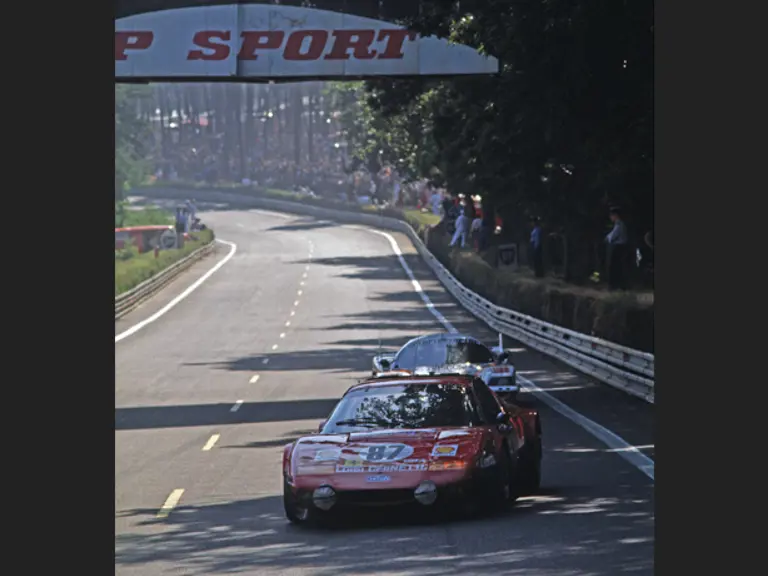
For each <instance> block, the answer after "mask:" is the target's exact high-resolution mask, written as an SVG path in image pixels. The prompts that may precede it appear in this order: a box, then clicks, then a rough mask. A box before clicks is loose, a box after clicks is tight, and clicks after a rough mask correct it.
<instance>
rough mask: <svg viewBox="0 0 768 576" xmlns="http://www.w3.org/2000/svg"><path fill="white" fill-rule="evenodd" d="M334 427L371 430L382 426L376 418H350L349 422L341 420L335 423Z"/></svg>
mask: <svg viewBox="0 0 768 576" xmlns="http://www.w3.org/2000/svg"><path fill="white" fill-rule="evenodd" d="M333 425H334V426H367V427H369V428H375V427H376V426H380V425H381V424H380V422H379V421H378V420H376V419H374V418H349V419H347V420H339V421H338V422H334V423H333Z"/></svg>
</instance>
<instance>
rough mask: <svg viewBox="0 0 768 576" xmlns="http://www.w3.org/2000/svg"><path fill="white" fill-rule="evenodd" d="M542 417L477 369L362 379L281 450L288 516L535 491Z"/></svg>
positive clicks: (496, 503)
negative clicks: (505, 398)
mask: <svg viewBox="0 0 768 576" xmlns="http://www.w3.org/2000/svg"><path fill="white" fill-rule="evenodd" d="M541 458H542V445H541V423H540V421H539V414H538V412H537V411H536V410H535V409H533V408H526V407H522V406H519V405H516V404H510V403H506V402H502V401H500V400H499V398H498V397H497V396H496V394H495V393H494V392H493V391H492V390H491V389H490V388H489V387H488V386H487V385H486V384H485V383H484V382H483V380H482V379H481V378H479V377H477V376H473V375H467V374H440V375H430V376H416V375H395V374H393V375H391V376H383V375H382V376H379V377H378V378H371V379H368V380H364V381H362V382H360V383H359V384H356V385H355V386H353V387H351V388H350V389H349V390H347V392H346V393H345V394H344V396H343V397H342V398H341V400H340V401H339V402H338V404H337V405H336V407H335V408H334V410H333V412H332V413H331V415H330V417H329V418H328V419H327V420H326V421H325V422H323V423H322V424H321V425H320V429H319V433H318V434H314V435H310V436H304V437H301V438H299V439H298V440H296V441H295V442H292V443H291V444H288V445H287V446H286V447H285V449H284V451H283V501H284V505H285V515H286V516H287V518H288V520H290V521H291V522H293V523H307V522H315V521H318V520H322V519H323V518H325V517H327V516H328V515H329V514H331V513H333V512H335V511H339V510H344V509H347V510H349V509H354V508H357V507H364V506H391V505H397V504H409V505H412V506H416V507H418V506H423V507H426V508H434V507H435V506H436V505H440V504H442V503H444V502H446V503H447V502H457V503H459V504H462V505H463V504H470V508H473V509H477V505H480V506H484V505H485V507H493V508H498V507H500V506H504V505H506V504H508V503H511V502H513V501H514V500H516V499H517V497H518V496H521V495H524V494H531V493H535V492H536V491H537V490H538V488H539V484H540V479H541Z"/></svg>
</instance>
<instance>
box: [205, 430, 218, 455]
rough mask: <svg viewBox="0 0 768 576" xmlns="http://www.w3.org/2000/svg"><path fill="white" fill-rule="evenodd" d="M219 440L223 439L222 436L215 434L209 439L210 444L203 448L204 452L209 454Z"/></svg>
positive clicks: (207, 443)
mask: <svg viewBox="0 0 768 576" xmlns="http://www.w3.org/2000/svg"><path fill="white" fill-rule="evenodd" d="M219 438H221V435H220V434H214V435H213V436H211V437H210V438H208V442H206V443H205V446H203V452H208V451H209V450H210V449H211V448H213V446H214V444H216V442H218V441H219Z"/></svg>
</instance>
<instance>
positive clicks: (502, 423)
mask: <svg viewBox="0 0 768 576" xmlns="http://www.w3.org/2000/svg"><path fill="white" fill-rule="evenodd" d="M496 425H497V426H498V427H499V432H503V433H506V432H508V431H509V430H510V428H511V426H510V424H509V416H507V414H506V412H499V413H498V414H497V415H496Z"/></svg>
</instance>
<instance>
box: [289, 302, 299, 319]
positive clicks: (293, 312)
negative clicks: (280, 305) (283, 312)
mask: <svg viewBox="0 0 768 576" xmlns="http://www.w3.org/2000/svg"><path fill="white" fill-rule="evenodd" d="M296 304H298V302H297V303H296ZM291 316H296V311H295V310H291Z"/></svg>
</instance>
